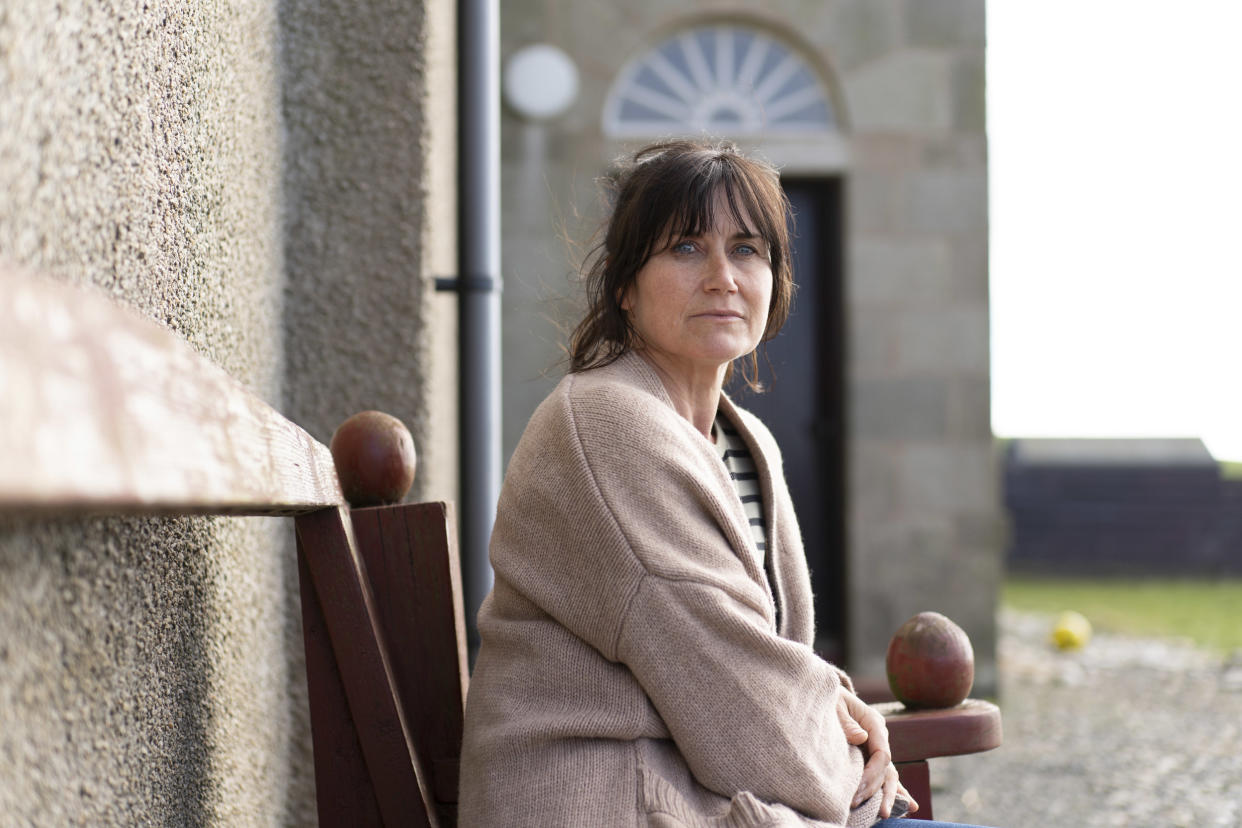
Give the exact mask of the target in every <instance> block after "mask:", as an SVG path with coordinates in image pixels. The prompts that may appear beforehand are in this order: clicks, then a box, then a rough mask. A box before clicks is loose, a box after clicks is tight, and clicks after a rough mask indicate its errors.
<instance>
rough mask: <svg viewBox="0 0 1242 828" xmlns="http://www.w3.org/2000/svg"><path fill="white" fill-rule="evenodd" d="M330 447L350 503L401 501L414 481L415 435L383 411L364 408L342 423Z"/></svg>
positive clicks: (377, 504) (338, 475) (338, 476)
mask: <svg viewBox="0 0 1242 828" xmlns="http://www.w3.org/2000/svg"><path fill="white" fill-rule="evenodd" d="M330 448H331V449H332V462H333V464H334V465H335V466H336V476H337V478H338V479H339V480H340V481H341V491H342V492H344V493H345V499H346V500H348V501H349V505H350V506H354V507H362V506H382V505H385V504H389V503H398V502H400V500H401V498H403V497H405V494H406V492H408V491H409V490H410V486H411V485H413V483H414V470H415V467H416V466H417V464H418V459H417V457H416V456H415V454H414V438H413V437H411V436H410V432H409V429H407V428H406V427H405V425H404V424H403V423H402V422H401V421H400V420H398V419H397V418H396V417H392V416H390V415H388V414H385V413H383V412H382V411H362V412H359V413H358V414H355V415H354V416H352V417H350V418H349V419H348V420H346V421H345V422H343V423H341V424H340V426H338V427H337V429H336V432H335V433H334V434H333V435H332V443H331V446H330Z"/></svg>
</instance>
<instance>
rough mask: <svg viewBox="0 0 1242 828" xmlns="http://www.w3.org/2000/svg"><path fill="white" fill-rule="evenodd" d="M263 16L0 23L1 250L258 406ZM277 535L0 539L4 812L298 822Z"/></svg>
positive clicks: (289, 612)
mask: <svg viewBox="0 0 1242 828" xmlns="http://www.w3.org/2000/svg"><path fill="white" fill-rule="evenodd" d="M276 23H277V21H276V14H275V10H274V8H273V7H272V6H271V4H268V3H262V2H254V3H241V2H238V3H228V2H216V1H213V0H193V2H190V1H189V0H185V2H164V3H159V4H153V3H142V2H138V1H137V0H134V2H123V1H122V0H65V1H64V2H59V3H55V4H53V3H47V2H44V0H10V2H6V3H5V4H4V6H3V9H0V192H2V193H3V197H2V198H0V257H4V258H5V259H7V260H10V261H13V262H16V263H18V264H19V265H23V266H26V267H29V268H33V269H36V270H40V271H43V272H45V273H48V274H50V275H52V276H53V277H55V278H58V279H61V280H64V281H69V282H75V283H80V284H92V285H95V286H98V287H99V288H101V289H103V290H105V291H107V292H108V293H110V294H112V295H113V296H114V297H115V298H116V299H117V300H119V301H121V302H123V303H126V304H129V305H131V306H134V307H136V308H138V309H139V310H141V311H142V312H143V313H146V314H147V315H149V316H151V317H153V318H155V319H157V320H159V321H160V322H163V323H165V324H167V325H168V326H169V327H171V328H172V329H173V330H175V331H177V332H178V333H179V334H181V335H182V336H184V337H186V338H187V339H188V340H189V341H190V342H191V343H192V344H193V345H194V346H195V347H196V348H197V349H199V350H200V351H201V352H202V353H204V354H205V355H206V356H208V357H209V358H210V359H212V360H213V361H215V362H216V363H218V364H219V365H221V366H222V367H224V368H225V369H226V370H227V371H228V372H229V373H231V374H232V375H233V376H234V377H236V378H238V379H239V380H240V381H241V382H243V383H244V384H246V385H248V386H249V387H250V388H251V389H252V390H253V391H254V392H255V393H257V394H259V395H260V396H262V397H264V398H266V399H268V400H270V401H273V402H276V401H278V398H279V396H280V376H281V357H280V327H279V318H280V308H281V293H280V291H281V281H282V272H283V264H282V257H283V245H282V238H281V236H282V224H281V214H280V209H279V205H280V201H281V195H282V188H281V157H280V121H279V117H280V115H279V94H278V88H277V73H276V66H277V41H278V38H277V28H276ZM0 462H2V461H0ZM287 539H288V523H287V521H279V520H276V519H223V518H200V519H189V518H183V519H119V518H109V519H94V520H74V521H68V520H38V521H16V520H13V519H6V520H5V521H4V522H3V523H2V524H0V814H3V815H4V816H3V817H2V818H0V821H4V822H6V823H11V824H39V825H66V824H71V823H72V824H88V825H104V824H115V825H129V824H200V823H204V822H215V823H221V824H229V825H233V824H272V823H281V822H296V821H300V820H304V819H305V818H306V815H307V814H309V813H313V810H309V811H308V810H307V800H308V797H309V796H310V795H311V793H310V791H311V783H310V782H309V778H308V774H309V769H308V768H309V756H308V755H307V752H306V736H305V727H304V723H303V719H304V715H305V714H304V709H305V702H304V700H303V699H302V698H301V697H300V695H299V694H300V693H301V692H302V691H301V689H300V688H301V687H303V686H304V680H303V679H302V678H301V677H300V676H299V675H298V670H299V669H300V668H299V666H298V665H299V664H300V652H299V648H298V647H297V646H296V638H297V635H296V633H297V630H296V628H293V629H290V619H293V623H296V619H297V615H296V593H295V592H294V591H295V590H296V568H295V567H294V566H293V560H292V556H291V551H290V549H289V548H288V546H287ZM291 642H292V643H294V646H292V647H291V646H290V644H291ZM311 807H312V808H313V806H311Z"/></svg>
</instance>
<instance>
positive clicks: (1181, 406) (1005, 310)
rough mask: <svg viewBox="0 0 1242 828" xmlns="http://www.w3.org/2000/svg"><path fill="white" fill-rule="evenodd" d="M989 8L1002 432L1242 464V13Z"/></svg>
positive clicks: (1163, 6) (996, 420)
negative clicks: (1152, 443) (1134, 439)
mask: <svg viewBox="0 0 1242 828" xmlns="http://www.w3.org/2000/svg"><path fill="white" fill-rule="evenodd" d="M987 14H988V132H989V152H990V161H989V169H990V178H991V219H990V222H991V241H990V244H991V290H992V298H991V301H992V426H993V429H994V430H995V431H996V433H997V434H999V435H1001V436H1086V437H1090V436H1118V437H1120V436H1198V437H1202V438H1203V440H1204V442H1205V443H1206V444H1207V446H1208V448H1209V449H1210V450H1211V451H1212V453H1213V454H1214V455H1216V457H1217V458H1218V459H1222V460H1242V370H1240V368H1239V357H1242V47H1240V46H1239V42H1240V41H1242V2H1240V1H1239V0H1180V2H1177V3H1170V2H1167V0H1162V2H1151V1H1150V0H1128V2H1127V1H1126V0H1041V2H1031V1H1030V0H989V2H988V4H987Z"/></svg>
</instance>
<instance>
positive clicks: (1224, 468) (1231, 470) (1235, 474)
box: [1220, 460, 1242, 480]
mask: <svg viewBox="0 0 1242 828" xmlns="http://www.w3.org/2000/svg"><path fill="white" fill-rule="evenodd" d="M1220 474H1221V477H1224V478H1225V479H1226V480H1242V463H1237V462H1234V461H1233V460H1224V461H1221V464H1220Z"/></svg>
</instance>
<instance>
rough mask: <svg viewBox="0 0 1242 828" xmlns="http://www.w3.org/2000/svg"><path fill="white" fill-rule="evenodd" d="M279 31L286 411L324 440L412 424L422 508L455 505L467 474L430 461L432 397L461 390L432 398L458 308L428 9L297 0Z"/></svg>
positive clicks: (415, 495)
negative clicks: (435, 198)
mask: <svg viewBox="0 0 1242 828" xmlns="http://www.w3.org/2000/svg"><path fill="white" fill-rule="evenodd" d="M441 17H443V15H441ZM438 19H439V18H437V20H438ZM281 26H282V28H283V29H284V31H285V36H286V38H287V43H288V44H289V48H287V49H285V50H284V53H283V54H284V60H283V72H284V92H283V108H284V117H285V122H286V125H287V130H288V142H287V145H286V153H287V165H286V174H285V179H284V188H285V202H286V204H287V205H288V213H287V217H286V228H287V246H286V249H285V255H286V261H287V263H288V269H289V279H288V283H287V287H286V293H285V295H286V301H287V309H286V317H285V318H286V331H285V336H286V355H287V360H288V375H287V376H288V379H287V382H286V385H285V400H286V408H287V413H288V415H289V416H290V417H292V418H293V419H294V420H296V421H297V422H299V423H301V424H302V425H303V427H304V428H306V429H307V430H308V431H310V432H311V434H313V435H315V436H316V437H317V438H319V439H320V440H322V441H324V442H327V441H328V440H329V439H330V438H331V436H332V432H333V430H334V429H335V428H336V426H337V425H339V424H340V423H341V421H342V420H344V419H345V418H346V417H348V416H349V415H351V414H353V413H355V412H357V411H360V410H363V409H368V408H375V409H380V410H382V411H386V412H388V413H389V414H392V415H393V416H395V417H398V418H399V419H401V420H402V421H403V422H405V423H406V424H407V425H408V426H409V427H410V429H411V431H412V432H413V434H414V443H415V446H416V448H417V449H418V451H419V452H420V454H422V460H423V462H422V463H421V468H420V470H419V474H418V477H417V478H416V479H415V484H414V490H413V492H412V495H411V498H412V499H415V500H423V499H428V498H430V497H436V498H444V497H453V492H452V491H451V487H452V485H453V483H454V478H451V477H443V476H440V477H438V476H437V475H443V473H444V471H445V470H444V469H442V468H441V469H437V468H436V467H437V466H442V465H443V463H442V462H439V461H433V462H432V463H428V462H426V460H427V457H428V455H430V456H431V457H433V458H436V457H442V456H443V455H444V451H443V449H444V447H445V446H444V443H445V442H446V441H445V440H444V439H443V436H442V435H438V436H437V439H436V441H435V442H436V445H434V446H433V445H432V439H431V438H432V432H431V430H430V429H429V428H428V423H429V412H430V411H431V410H432V409H433V402H432V401H431V400H430V395H431V394H432V393H435V394H440V395H445V394H447V395H455V393H456V392H455V389H453V388H436V389H433V388H432V387H431V385H430V380H429V378H430V376H431V373H430V372H429V371H427V370H424V368H425V367H426V366H427V365H429V361H430V359H431V343H432V341H433V332H432V328H433V327H434V321H433V315H434V313H435V312H437V311H440V312H443V311H444V310H450V311H451V310H452V309H451V308H447V309H446V308H444V306H443V303H436V304H435V305H434V306H433V303H432V302H431V301H430V296H431V293H432V290H433V284H434V283H433V279H434V277H435V276H436V275H449V274H448V273H440V274H437V273H435V272H432V269H431V268H432V266H433V264H441V265H442V264H446V263H447V262H444V261H443V258H442V256H440V254H438V253H436V250H437V248H436V245H437V244H442V243H443V241H444V239H445V237H446V236H447V238H448V241H449V243H450V244H451V242H452V239H453V236H452V235H451V232H452V231H451V228H452V226H453V224H454V223H455V216H453V215H452V213H451V212H450V213H449V214H448V215H447V216H446V215H445V210H444V205H443V204H437V203H429V200H428V194H429V192H431V191H432V190H434V188H435V187H436V186H437V185H436V184H435V182H434V181H433V178H432V177H433V172H432V171H431V170H429V169H428V166H427V165H428V160H427V159H428V153H429V150H430V148H431V145H432V143H433V138H432V135H433V130H435V129H443V128H444V127H445V124H443V123H432V122H429V117H428V114H427V111H426V110H427V106H428V102H429V99H430V98H431V91H432V90H431V88H430V84H429V67H428V63H427V46H428V38H429V32H428V20H427V19H426V13H425V10H424V8H423V6H422V4H419V3H410V2H408V0H382V1H381V2H373V3H366V4H361V5H360V4H357V3H352V2H344V0H320V1H319V2H312V1H311V0H307V2H296V1H295V0H289V1H288V2H284V3H282V4H281ZM435 42H436V43H438V41H435ZM436 48H437V49H440V48H441V47H439V46H437V47H436ZM437 92H438V93H439V94H441V96H442V95H443V93H444V92H445V90H443V89H441V90H437ZM443 117H444V116H443V115H441V121H442V120H443ZM435 146H436V147H437V152H440V151H441V150H442V149H443V147H442V144H441V143H436V144H435ZM435 157H437V158H441V159H443V154H440V155H437V156H435ZM448 161H449V166H450V168H451V159H448ZM441 163H443V162H441ZM435 180H438V179H435ZM442 189H443V188H441V190H442ZM449 209H450V210H451V209H452V206H451V204H450V205H449ZM429 239H430V240H432V241H433V242H434V243H432V244H429V243H428V242H429ZM449 445H452V443H451V442H450V443H449ZM437 451H439V452H440V454H436V453H435V452H437ZM446 459H447V458H446ZM452 460H454V461H455V458H452Z"/></svg>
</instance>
